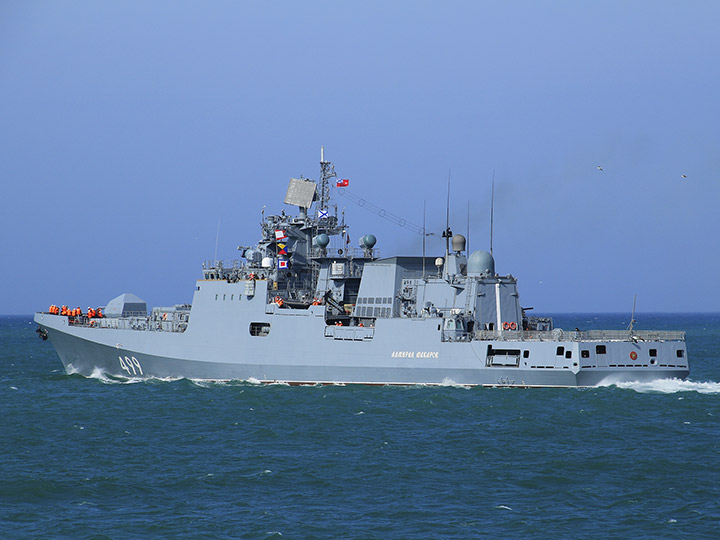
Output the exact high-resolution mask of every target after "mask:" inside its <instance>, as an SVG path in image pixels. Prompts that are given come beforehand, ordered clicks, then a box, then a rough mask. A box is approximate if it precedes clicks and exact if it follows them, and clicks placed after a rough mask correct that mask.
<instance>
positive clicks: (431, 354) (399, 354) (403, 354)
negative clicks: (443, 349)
mask: <svg viewBox="0 0 720 540" xmlns="http://www.w3.org/2000/svg"><path fill="white" fill-rule="evenodd" d="M390 357H391V358H440V353H439V352H437V351H393V353H392V354H391V355H390Z"/></svg>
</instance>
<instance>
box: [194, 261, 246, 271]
mask: <svg viewBox="0 0 720 540" xmlns="http://www.w3.org/2000/svg"><path fill="white" fill-rule="evenodd" d="M242 266H243V262H242V261H241V260H239V259H232V260H229V261H225V260H221V259H210V260H207V261H203V270H214V269H219V270H220V269H222V270H236V269H239V268H241V267H242Z"/></svg>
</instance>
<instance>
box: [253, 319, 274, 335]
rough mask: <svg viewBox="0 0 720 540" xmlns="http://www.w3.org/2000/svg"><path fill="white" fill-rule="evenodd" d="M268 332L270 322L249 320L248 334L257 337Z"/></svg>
mask: <svg viewBox="0 0 720 540" xmlns="http://www.w3.org/2000/svg"><path fill="white" fill-rule="evenodd" d="M269 333H270V323H263V322H251V323H250V335H251V336H257V337H265V336H267V335H268V334H269Z"/></svg>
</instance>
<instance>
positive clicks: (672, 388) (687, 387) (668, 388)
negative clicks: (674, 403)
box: [613, 379, 720, 394]
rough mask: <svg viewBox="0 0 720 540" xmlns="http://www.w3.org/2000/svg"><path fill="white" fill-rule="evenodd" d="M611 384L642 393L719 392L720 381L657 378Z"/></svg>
mask: <svg viewBox="0 0 720 540" xmlns="http://www.w3.org/2000/svg"><path fill="white" fill-rule="evenodd" d="M613 386H616V387H618V388H623V389H628V390H634V391H635V392H639V393H642V394H676V393H679V392H697V393H698V394H720V382H714V381H705V382H697V381H685V380H682V379H658V380H656V381H648V382H638V381H632V382H618V383H615V384H614V385H613Z"/></svg>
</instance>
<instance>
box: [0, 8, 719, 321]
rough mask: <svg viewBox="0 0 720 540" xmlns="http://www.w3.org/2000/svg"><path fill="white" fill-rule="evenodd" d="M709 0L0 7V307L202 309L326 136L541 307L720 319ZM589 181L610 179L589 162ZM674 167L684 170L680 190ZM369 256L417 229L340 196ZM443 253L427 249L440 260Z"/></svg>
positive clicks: (404, 212) (366, 190)
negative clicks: (371, 249) (211, 270)
mask: <svg viewBox="0 0 720 540" xmlns="http://www.w3.org/2000/svg"><path fill="white" fill-rule="evenodd" d="M718 20H720V3H717V2H702V1H697V2H663V1H623V2H619V1H618V2H521V1H511V2H484V1H474V2H420V1H412V2H410V1H407V2H404V1H396V2H372V1H370V2H362V3H351V2H330V1H328V2H302V3H301V2H284V1H274V2H222V1H216V2H169V1H168V2H132V1H130V2H94V1H88V2H80V1H78V2H33V1H23V2H4V3H1V4H0V99H1V101H0V103H1V105H0V106H1V108H2V109H1V110H2V124H3V129H2V130H0V148H1V150H0V152H1V154H0V155H1V156H2V157H1V159H0V178H2V195H0V201H1V202H0V231H2V232H0V235H1V236H0V238H1V240H2V243H1V246H2V258H1V259H0V260H1V261H2V263H1V264H0V272H1V274H0V281H1V282H2V284H3V285H2V287H1V288H0V313H4V314H27V313H31V312H33V311H35V310H43V309H46V308H47V307H48V306H49V305H50V304H51V303H55V304H69V305H73V306H74V305H79V306H81V307H83V309H84V308H85V307H86V306H88V305H104V304H105V303H106V302H107V301H108V300H109V299H111V298H113V297H114V296H116V295H118V294H121V293H123V292H132V293H135V294H137V295H138V296H140V297H142V298H144V299H146V300H147V301H148V303H149V304H151V305H172V304H175V303H182V302H189V301H190V300H191V298H192V292H193V289H194V280H195V279H197V278H199V277H200V271H201V264H202V261H203V260H205V259H211V258H213V256H214V251H215V243H216V233H217V227H218V220H219V221H220V235H219V240H218V257H220V258H225V259H233V258H237V255H238V253H237V251H236V249H235V248H236V247H237V246H238V245H240V244H245V245H247V244H250V243H252V242H254V241H255V240H256V239H257V236H258V230H259V229H258V222H259V219H260V210H261V209H262V207H263V206H264V205H266V206H267V210H266V211H267V212H279V211H280V210H282V209H286V210H291V208H290V207H286V206H285V205H283V204H282V200H283V197H284V195H285V190H286V187H287V182H288V179H289V178H290V177H291V176H295V177H297V176H299V175H301V174H303V175H305V176H306V177H310V178H316V177H317V172H318V161H319V150H320V146H321V145H324V146H325V152H326V157H327V158H328V159H330V160H331V161H333V162H334V163H335V165H336V169H337V171H338V173H339V174H340V175H341V176H342V177H343V178H349V179H350V187H349V189H350V190H351V191H352V193H354V194H356V195H358V196H362V197H364V198H366V199H367V200H368V201H371V202H373V203H374V204H376V205H377V206H379V207H382V208H385V209H387V211H389V212H392V213H394V214H396V215H399V216H402V217H404V218H406V219H407V220H409V221H412V222H415V223H422V208H423V202H426V205H427V223H428V228H429V229H433V230H437V231H438V232H439V231H440V230H441V229H442V228H443V226H444V221H445V196H446V184H447V177H448V171H449V170H451V171H452V172H451V177H452V189H451V203H452V209H453V215H452V217H451V226H452V227H453V229H454V230H455V232H462V233H463V234H465V231H466V228H467V219H468V216H467V210H468V201H469V203H470V225H471V227H470V230H471V234H470V244H471V248H472V249H478V248H485V249H487V248H488V244H489V208H490V183H491V179H492V175H493V171H495V179H496V201H495V202H496V205H495V218H496V219H495V238H494V254H495V259H496V268H497V270H498V272H500V273H503V274H505V273H511V274H513V275H514V276H516V277H518V278H519V280H520V281H519V287H520V293H521V300H522V303H523V305H526V306H534V307H535V309H536V311H540V312H550V311H556V312H557V311H575V312H578V311H588V312H592V311H626V310H629V309H630V308H631V307H632V299H633V295H634V294H637V295H638V301H637V306H638V307H637V308H638V310H639V311H717V310H718V309H719V308H718V306H719V305H720V298H719V295H718V286H717V284H716V280H717V277H718V276H719V275H720V254H718V249H717V247H718V240H717V235H718V231H720V217H718V210H717V206H718V203H719V202H720V188H719V182H718V171H719V170H720V154H719V152H718V151H719V149H720V121H719V120H720V114H719V113H720V100H719V99H718V95H720V64H719V63H718V58H720V54H719V53H720V40H718V39H717V21H718ZM598 165H600V166H602V168H603V170H602V171H600V170H598V169H597V167H598ZM681 175H687V178H682V176H681ZM338 203H339V204H340V205H341V208H342V207H343V206H344V207H345V211H346V216H347V220H348V221H349V222H350V224H351V229H350V233H351V237H352V240H353V243H354V244H355V243H356V242H357V238H358V237H359V236H361V235H363V234H365V233H368V232H370V233H373V234H375V236H377V237H378V248H379V249H380V251H381V254H382V255H384V256H390V255H394V254H406V255H410V254H419V253H420V249H421V244H420V240H419V237H418V236H417V235H413V234H412V233H411V232H409V231H406V230H405V229H402V228H399V227H397V226H395V225H393V224H392V223H389V222H387V221H384V220H382V219H380V218H379V217H378V216H376V215H374V214H372V213H370V212H368V211H366V210H364V209H362V208H359V207H357V206H355V205H354V204H353V203H351V202H347V201H343V200H342V199H341V200H339V201H338ZM443 249H444V247H443V244H442V241H441V240H440V239H437V240H436V239H431V240H430V242H429V244H428V254H429V255H435V254H438V255H441V254H442V252H443Z"/></svg>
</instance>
